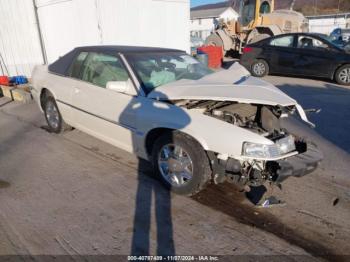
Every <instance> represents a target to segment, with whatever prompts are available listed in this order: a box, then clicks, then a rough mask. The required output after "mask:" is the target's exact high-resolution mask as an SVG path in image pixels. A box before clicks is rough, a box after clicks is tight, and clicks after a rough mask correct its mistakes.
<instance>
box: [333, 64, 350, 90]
mask: <svg viewBox="0 0 350 262" xmlns="http://www.w3.org/2000/svg"><path fill="white" fill-rule="evenodd" d="M335 81H336V82H337V83H338V84H339V85H345V86H350V65H344V66H342V67H340V68H339V69H338V70H337V71H336V72H335Z"/></svg>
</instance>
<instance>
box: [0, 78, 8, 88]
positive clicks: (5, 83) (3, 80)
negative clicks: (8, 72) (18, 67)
mask: <svg viewBox="0 0 350 262" xmlns="http://www.w3.org/2000/svg"><path fill="white" fill-rule="evenodd" d="M0 85H3V86H8V85H10V79H9V78H8V76H0Z"/></svg>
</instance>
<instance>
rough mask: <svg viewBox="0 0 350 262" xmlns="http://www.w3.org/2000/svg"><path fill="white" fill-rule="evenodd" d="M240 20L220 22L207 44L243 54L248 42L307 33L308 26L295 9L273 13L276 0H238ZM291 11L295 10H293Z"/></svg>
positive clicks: (306, 21)
mask: <svg viewBox="0 0 350 262" xmlns="http://www.w3.org/2000/svg"><path fill="white" fill-rule="evenodd" d="M238 4H239V19H238V21H228V22H222V21H219V23H218V26H217V27H216V29H215V31H214V32H212V34H211V35H209V36H208V38H207V39H206V41H205V42H206V44H207V45H214V46H222V47H223V50H224V53H225V54H227V53H228V52H230V51H238V52H240V51H241V50H242V48H243V47H244V46H245V45H246V44H249V43H254V42H257V41H260V40H262V39H264V38H267V37H270V36H274V35H279V34H283V33H292V32H307V31H308V27H309V23H308V20H307V19H306V18H305V17H304V16H303V14H301V13H298V12H296V11H293V10H274V7H275V2H274V0H239V1H238ZM291 9H292V8H291Z"/></svg>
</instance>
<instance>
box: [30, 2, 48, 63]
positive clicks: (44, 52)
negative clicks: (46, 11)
mask: <svg viewBox="0 0 350 262" xmlns="http://www.w3.org/2000/svg"><path fill="white" fill-rule="evenodd" d="M33 8H34V14H35V23H36V28H37V30H38V35H39V42H40V48H41V55H42V57H43V61H44V64H47V54H46V49H45V43H44V38H43V34H42V31H41V27H40V20H39V14H38V6H37V5H36V1H35V0H33Z"/></svg>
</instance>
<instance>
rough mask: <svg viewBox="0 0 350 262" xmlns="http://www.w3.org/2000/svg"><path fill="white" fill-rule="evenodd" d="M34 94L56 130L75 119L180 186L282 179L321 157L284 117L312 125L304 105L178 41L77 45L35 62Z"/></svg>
mask: <svg viewBox="0 0 350 262" xmlns="http://www.w3.org/2000/svg"><path fill="white" fill-rule="evenodd" d="M32 94H33V96H34V98H35V100H36V101H37V103H38V105H39V106H40V109H41V110H42V111H43V112H44V114H45V117H46V120H47V123H48V126H49V129H50V130H51V131H52V132H55V133H60V132H62V131H64V130H67V129H69V127H74V128H76V129H79V130H81V131H83V132H86V133H88V134H90V135H92V136H95V137H97V138H99V139H101V140H103V141H105V142H107V143H110V144H112V145H115V146H117V147H119V148H122V149H124V150H126V151H128V152H132V153H134V154H136V155H137V156H138V157H140V158H143V159H146V160H149V161H151V162H152V163H153V166H154V170H155V172H156V173H157V174H158V175H159V178H160V179H161V180H162V182H163V183H164V184H165V186H167V187H168V188H170V189H171V190H173V191H174V192H176V193H179V194H185V195H193V194H195V193H197V192H199V191H200V190H201V189H203V187H204V186H205V185H206V184H207V183H208V182H209V181H211V180H214V182H216V183H219V182H222V181H225V180H229V181H231V182H232V181H233V182H236V183H240V184H241V185H261V184H263V183H264V182H266V181H270V182H275V183H280V182H281V181H283V180H284V179H285V178H287V177H288V176H303V175H305V174H308V173H310V172H312V171H314V170H315V169H316V168H317V166H318V164H319V162H320V161H321V160H322V154H321V153H320V152H319V150H318V149H317V147H316V146H315V145H314V144H313V143H309V142H306V141H304V140H302V139H300V138H298V137H299V136H298V135H297V134H291V133H289V132H288V131H287V130H286V129H285V128H283V126H282V125H281V122H282V121H281V119H283V118H287V117H288V116H289V115H291V114H295V113H298V115H299V116H300V118H301V119H302V120H303V121H304V122H307V123H309V124H310V125H312V123H310V122H309V121H308V119H307V117H306V114H305V112H304V110H303V109H302V107H301V106H300V105H299V104H298V103H297V102H296V101H295V100H294V99H292V98H290V97H289V96H287V95H286V94H284V93H283V92H282V91H280V90H279V89H277V88H276V87H274V86H273V85H271V84H269V83H267V82H265V81H262V80H259V79H257V78H254V77H252V76H250V74H249V72H248V71H246V70H245V69H244V68H243V67H241V66H240V65H239V64H238V63H236V64H234V65H233V66H231V68H229V69H227V70H224V69H223V70H221V71H218V72H213V71H211V70H210V69H208V68H207V67H205V66H204V65H202V64H201V63H199V62H198V61H197V60H195V59H194V58H192V57H191V56H189V55H187V54H186V53H184V52H183V51H179V50H173V49H163V48H146V47H126V46H96V47H93V46H92V47H79V48H76V49H74V50H73V51H71V52H69V53H68V54H66V55H65V56H63V57H61V58H59V59H58V60H57V61H56V62H54V63H53V64H51V65H49V66H45V65H44V66H37V67H36V68H35V69H34V71H33V76H32Z"/></svg>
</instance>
